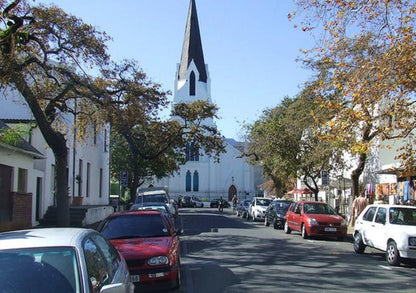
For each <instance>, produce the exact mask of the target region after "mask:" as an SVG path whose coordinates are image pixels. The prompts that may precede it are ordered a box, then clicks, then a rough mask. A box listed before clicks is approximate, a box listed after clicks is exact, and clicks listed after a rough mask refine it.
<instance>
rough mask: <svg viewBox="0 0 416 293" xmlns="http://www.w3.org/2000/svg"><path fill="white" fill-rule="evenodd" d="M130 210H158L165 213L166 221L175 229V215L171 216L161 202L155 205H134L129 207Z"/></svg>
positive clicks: (167, 208) (165, 205) (167, 207)
mask: <svg viewBox="0 0 416 293" xmlns="http://www.w3.org/2000/svg"><path fill="white" fill-rule="evenodd" d="M130 210H159V211H161V212H162V213H165V214H166V216H167V217H168V219H169V220H170V221H171V224H172V225H173V226H174V227H175V215H173V214H172V212H171V210H170V209H169V206H168V205H167V204H165V203H163V202H155V203H150V202H149V203H144V204H140V203H135V204H134V205H132V206H131V207H130Z"/></svg>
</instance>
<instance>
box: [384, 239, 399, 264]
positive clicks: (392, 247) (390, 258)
mask: <svg viewBox="0 0 416 293" xmlns="http://www.w3.org/2000/svg"><path fill="white" fill-rule="evenodd" d="M386 259H387V262H388V263H389V265H391V266H398V265H400V262H401V260H400V253H399V251H398V250H397V245H396V242H394V241H389V243H387V250H386Z"/></svg>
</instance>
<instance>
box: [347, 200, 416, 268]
mask: <svg viewBox="0 0 416 293" xmlns="http://www.w3.org/2000/svg"><path fill="white" fill-rule="evenodd" d="M353 236H354V250H355V252H356V253H360V254H361V253H364V250H365V248H366V246H370V247H374V248H376V249H379V250H382V251H385V252H386V260H387V262H388V263H389V264H390V265H392V266H398V265H400V263H401V262H402V259H403V258H412V259H415V258H416V207H413V206H403V205H386V204H382V205H369V206H367V207H366V208H365V209H364V211H363V212H362V213H361V214H360V215H359V217H358V218H357V220H356V221H355V226H354V234H353Z"/></svg>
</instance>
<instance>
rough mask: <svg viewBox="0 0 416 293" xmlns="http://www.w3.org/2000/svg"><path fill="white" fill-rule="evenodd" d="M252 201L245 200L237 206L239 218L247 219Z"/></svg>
mask: <svg viewBox="0 0 416 293" xmlns="http://www.w3.org/2000/svg"><path fill="white" fill-rule="evenodd" d="M250 202H251V200H250V199H245V200H243V201H242V202H240V203H239V204H238V205H237V217H239V216H241V217H242V218H245V217H247V213H248V207H249V205H250Z"/></svg>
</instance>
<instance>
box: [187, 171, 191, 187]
mask: <svg viewBox="0 0 416 293" xmlns="http://www.w3.org/2000/svg"><path fill="white" fill-rule="evenodd" d="M186 191H191V171H189V170H188V172H186Z"/></svg>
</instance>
